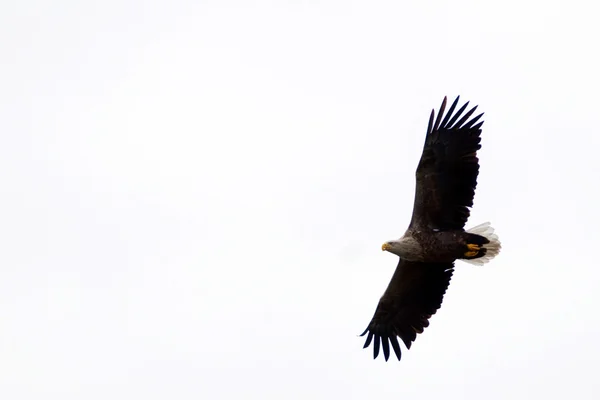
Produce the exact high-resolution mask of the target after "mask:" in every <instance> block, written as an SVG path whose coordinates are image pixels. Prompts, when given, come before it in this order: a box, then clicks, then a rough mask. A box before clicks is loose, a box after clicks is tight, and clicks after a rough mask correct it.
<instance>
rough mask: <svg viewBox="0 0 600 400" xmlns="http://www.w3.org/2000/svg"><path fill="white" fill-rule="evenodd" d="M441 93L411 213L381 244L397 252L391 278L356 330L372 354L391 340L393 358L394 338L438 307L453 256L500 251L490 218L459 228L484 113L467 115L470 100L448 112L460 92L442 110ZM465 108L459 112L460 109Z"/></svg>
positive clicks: (417, 327) (470, 192)
mask: <svg viewBox="0 0 600 400" xmlns="http://www.w3.org/2000/svg"><path fill="white" fill-rule="evenodd" d="M446 100H447V99H446V98H444V101H443V102H442V105H441V107H440V110H439V112H438V114H437V117H436V115H435V111H433V110H432V111H431V115H430V117H429V125H428V127H427V134H426V136H425V144H424V146H423V152H422V154H421V158H420V160H419V164H418V166H417V170H416V173H415V177H416V188H415V199H414V206H413V213H412V219H411V222H410V224H409V227H408V229H407V230H406V233H405V234H404V235H403V236H402V237H401V238H400V239H397V240H391V241H388V242H385V243H384V244H383V246H382V250H385V251H389V252H390V253H393V254H395V255H397V256H398V257H399V261H398V266H397V267H396V270H395V271H394V274H393V275H392V279H391V280H390V283H389V285H388V287H387V289H386V290H385V292H384V294H383V296H382V297H381V299H380V300H379V304H378V305H377V308H376V309H375V314H374V315H373V318H372V319H371V322H370V323H369V325H368V327H367V329H365V331H364V332H363V333H362V334H361V336H364V335H367V338H366V340H365V344H364V347H365V348H366V347H368V346H370V345H371V343H372V344H373V357H374V358H377V356H378V354H379V351H380V349H383V354H384V357H385V360H386V361H387V360H388V358H389V355H390V346H391V347H392V349H393V351H394V353H395V354H396V357H397V358H398V360H400V358H401V354H402V352H401V350H400V344H399V341H398V339H400V340H401V341H402V342H403V343H404V345H405V346H406V348H407V349H410V347H411V344H412V343H413V342H414V340H415V339H416V335H417V334H418V333H422V332H423V330H424V329H425V328H426V327H427V326H429V319H430V318H431V316H432V315H433V314H435V313H436V311H437V310H438V309H439V308H440V307H441V305H442V300H443V298H444V294H445V293H446V290H447V288H448V285H449V284H450V279H451V278H452V275H453V273H454V262H455V261H456V260H462V261H465V262H467V263H470V264H475V265H483V264H484V263H486V262H488V261H490V260H491V259H492V258H494V257H495V256H496V255H498V253H499V252H500V249H501V244H500V241H499V239H498V236H497V235H496V234H495V233H494V229H493V228H492V227H491V225H490V224H489V223H487V222H486V223H483V224H481V225H477V226H475V227H473V228H470V229H467V230H465V228H464V227H465V224H466V222H467V220H468V218H469V215H470V207H472V206H473V198H474V196H475V188H476V186H477V176H478V174H479V159H478V158H477V150H479V149H480V148H481V144H480V142H481V126H482V125H483V122H478V121H479V119H480V118H481V117H482V115H483V114H479V115H477V116H475V117H473V118H470V117H471V115H472V114H473V113H474V111H475V110H476V109H477V106H475V107H473V108H471V109H470V110H469V111H467V112H466V113H464V111H465V110H466V108H467V106H468V104H469V103H468V102H467V103H466V104H464V105H463V106H462V107H461V108H460V109H458V111H456V112H454V111H455V109H456V106H457V104H458V100H459V98H458V97H457V98H456V100H455V101H454V102H453V103H452V105H451V106H450V108H449V110H448V112H447V113H446V114H444V111H445V109H446ZM463 113H464V115H463Z"/></svg>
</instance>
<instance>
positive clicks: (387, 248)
mask: <svg viewBox="0 0 600 400" xmlns="http://www.w3.org/2000/svg"><path fill="white" fill-rule="evenodd" d="M389 249H390V245H389V244H387V243H384V244H383V246H381V250H382V251H386V250H389Z"/></svg>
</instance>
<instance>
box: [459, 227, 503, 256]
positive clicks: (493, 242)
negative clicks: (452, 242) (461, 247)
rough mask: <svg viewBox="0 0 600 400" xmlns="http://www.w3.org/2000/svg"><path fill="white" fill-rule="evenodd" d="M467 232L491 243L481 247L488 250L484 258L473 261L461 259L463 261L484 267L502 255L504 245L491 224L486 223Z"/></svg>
mask: <svg viewBox="0 0 600 400" xmlns="http://www.w3.org/2000/svg"><path fill="white" fill-rule="evenodd" d="M467 232H468V233H474V234H475V235H480V236H483V237H484V238H486V239H487V240H489V241H490V242H489V243H487V244H484V245H483V246H481V247H483V248H484V249H486V252H485V255H484V256H483V257H479V258H473V259H471V260H465V259H464V258H461V260H462V261H464V262H468V263H469V264H475V265H483V264H485V263H486V262H488V261H490V260H491V259H492V258H494V257H496V256H497V255H498V253H500V249H501V248H502V244H501V243H500V239H498V235H496V234H495V233H494V228H492V225H490V223H489V222H484V223H483V224H481V225H477V226H474V227H473V228H471V229H468V230H467Z"/></svg>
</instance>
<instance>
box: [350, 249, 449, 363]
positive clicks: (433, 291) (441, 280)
mask: <svg viewBox="0 0 600 400" xmlns="http://www.w3.org/2000/svg"><path fill="white" fill-rule="evenodd" d="M453 268H454V264H453V263H420V262H412V261H405V260H403V259H400V262H399V263H398V266H397V267H396V271H395V272H394V276H392V280H391V281H390V284H389V285H388V287H387V289H386V291H385V293H384V294H383V296H382V297H381V299H380V300H379V304H378V305H377V309H376V310H375V315H373V319H371V322H370V323H369V326H368V327H367V329H366V330H365V331H364V332H363V333H362V334H361V336H364V335H365V334H367V332H368V336H367V339H366V341H365V345H364V348H367V347H369V345H370V344H371V342H373V358H377V356H378V355H379V348H380V346H381V347H382V348H383V355H384V357H385V360H386V361H387V360H388V357H389V355H390V343H391V345H392V348H393V349H394V353H396V357H398V360H400V358H401V356H402V353H401V351H400V345H399V344H398V337H400V339H402V341H403V342H404V345H405V346H406V348H407V349H410V346H411V344H412V342H414V340H415V339H416V337H417V333H422V332H423V329H425V328H426V327H427V326H429V318H430V317H431V316H432V315H433V314H435V312H436V311H437V310H438V309H439V308H440V306H441V305H442V300H443V298H444V294H445V293H446V289H447V288H448V285H449V284H450V278H451V277H452V273H453V271H454V270H453Z"/></svg>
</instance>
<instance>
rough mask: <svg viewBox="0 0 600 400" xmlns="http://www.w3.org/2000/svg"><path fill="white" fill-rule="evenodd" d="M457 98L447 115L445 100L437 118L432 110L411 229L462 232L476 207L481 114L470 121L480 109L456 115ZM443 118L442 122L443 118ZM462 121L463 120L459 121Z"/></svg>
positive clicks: (418, 174) (420, 162)
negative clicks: (471, 210) (459, 230)
mask: <svg viewBox="0 0 600 400" xmlns="http://www.w3.org/2000/svg"><path fill="white" fill-rule="evenodd" d="M458 99H459V98H458V97H457V98H456V100H454V103H452V106H450V109H449V110H448V113H447V114H446V116H444V110H445V108H446V98H445V97H444V101H443V102H442V105H441V107H440V111H439V113H438V115H437V118H435V122H434V117H435V112H434V111H433V110H432V111H431V116H430V117H429V126H428V127H427V137H426V138H425V145H424V146H423V154H422V155H421V160H420V161H419V166H418V167H417V171H416V178H417V186H416V191H415V204H414V208H413V215H412V220H411V223H410V227H411V228H415V227H424V228H427V229H439V230H451V229H463V228H464V226H465V223H466V222H467V219H468V218H469V214H470V210H469V207H472V206H473V197H474V195H475V187H476V186H477V175H478V174H479V159H478V158H477V150H479V149H480V148H481V145H480V142H481V137H480V135H481V125H483V121H482V122H479V123H478V124H476V122H477V121H478V120H479V118H481V116H482V115H483V113H482V114H479V115H478V116H476V117H474V118H472V119H470V120H469V117H470V116H471V115H472V114H473V113H474V112H475V109H476V108H477V106H475V107H473V108H472V109H471V110H469V111H468V112H467V113H466V114H465V115H464V116H462V118H461V115H462V113H463V112H464V111H465V109H466V108H467V105H468V104H469V102H467V103H466V104H465V105H464V106H462V107H461V108H460V109H459V110H458V111H457V112H456V113H455V114H453V112H454V109H455V108H456V105H457V104H458ZM442 118H443V119H442ZM459 118H460V119H459Z"/></svg>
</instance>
